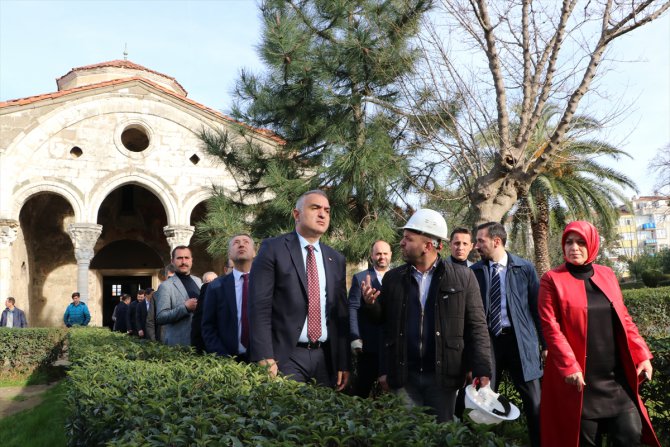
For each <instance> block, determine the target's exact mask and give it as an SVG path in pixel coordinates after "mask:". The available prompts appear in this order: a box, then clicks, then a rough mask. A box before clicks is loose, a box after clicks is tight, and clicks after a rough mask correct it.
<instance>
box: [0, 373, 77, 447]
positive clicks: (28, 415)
mask: <svg viewBox="0 0 670 447" xmlns="http://www.w3.org/2000/svg"><path fill="white" fill-rule="evenodd" d="M65 386H66V385H65V381H61V382H60V383H59V384H58V385H56V386H55V387H53V388H51V389H49V390H47V391H46V392H45V393H44V395H43V397H44V400H43V401H42V403H41V404H39V405H38V406H36V407H34V408H32V409H30V410H26V411H22V412H20V413H16V414H13V415H11V416H8V417H6V418H4V419H2V420H0V446H2V447H14V446H16V447H26V446H28V447H42V446H44V447H60V446H66V445H67V441H66V438H65V416H66V414H65V408H66V407H65Z"/></svg>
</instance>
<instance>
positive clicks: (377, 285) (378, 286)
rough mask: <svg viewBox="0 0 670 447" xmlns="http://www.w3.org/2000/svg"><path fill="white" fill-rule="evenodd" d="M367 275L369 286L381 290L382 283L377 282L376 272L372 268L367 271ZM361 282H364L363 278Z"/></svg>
mask: <svg viewBox="0 0 670 447" xmlns="http://www.w3.org/2000/svg"><path fill="white" fill-rule="evenodd" d="M367 275H370V285H371V286H372V287H374V288H375V289H377V290H381V289H382V283H380V282H379V278H377V272H376V271H375V269H374V268H371V269H368V272H367ZM367 275H366V276H367ZM363 280H365V278H363Z"/></svg>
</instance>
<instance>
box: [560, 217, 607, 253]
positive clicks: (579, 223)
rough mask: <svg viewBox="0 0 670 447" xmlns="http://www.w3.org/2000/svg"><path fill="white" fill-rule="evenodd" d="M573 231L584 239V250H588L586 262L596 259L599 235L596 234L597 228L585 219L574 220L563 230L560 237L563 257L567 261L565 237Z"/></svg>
mask: <svg viewBox="0 0 670 447" xmlns="http://www.w3.org/2000/svg"><path fill="white" fill-rule="evenodd" d="M571 232H575V233H577V234H578V235H580V236H581V237H582V238H583V239H584V240H585V241H586V250H587V251H588V252H589V257H588V259H587V260H586V264H590V263H592V262H593V261H595V260H596V258H597V257H598V249H599V248H600V236H599V235H598V230H596V227H594V226H593V224H591V223H590V222H587V221H585V220H576V221H574V222H570V223H569V224H568V225H567V226H566V227H565V230H563V237H562V238H561V248H562V249H563V259H565V260H566V262H570V261H568V258H567V257H566V256H565V238H566V237H567V236H568V233H571Z"/></svg>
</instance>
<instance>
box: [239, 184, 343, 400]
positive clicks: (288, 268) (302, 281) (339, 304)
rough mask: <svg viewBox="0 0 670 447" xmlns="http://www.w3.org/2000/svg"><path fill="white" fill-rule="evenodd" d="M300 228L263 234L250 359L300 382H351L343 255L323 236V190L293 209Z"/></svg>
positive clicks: (252, 300)
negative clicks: (269, 235)
mask: <svg viewBox="0 0 670 447" xmlns="http://www.w3.org/2000/svg"><path fill="white" fill-rule="evenodd" d="M293 218H294V219H295V231H294V232H292V233H288V234H284V235H282V236H279V237H276V238H272V239H267V240H265V241H263V243H262V245H261V248H260V250H259V252H258V256H256V259H254V262H253V265H252V266H251V277H250V285H249V323H250V328H249V331H250V339H251V345H250V346H251V350H250V359H251V361H255V362H258V363H259V364H260V365H262V366H266V367H267V368H268V371H269V373H270V374H271V375H276V374H277V373H278V372H281V373H282V374H284V375H286V376H290V377H291V378H293V379H294V380H297V381H300V382H310V381H312V380H315V381H316V383H317V384H319V385H325V386H335V387H336V388H337V389H338V390H342V389H344V387H345V386H346V384H347V381H348V379H349V367H348V360H349V356H348V354H349V347H348V343H347V338H348V332H349V331H348V312H347V307H346V272H345V261H344V256H342V254H341V253H339V252H337V251H335V250H334V249H332V248H330V247H328V246H327V245H325V244H322V243H320V242H319V239H320V238H321V236H322V235H323V234H324V233H325V232H326V231H327V230H328V226H329V225H330V203H329V202H328V197H327V196H326V194H325V193H324V192H323V191H319V190H314V191H308V192H306V193H305V194H303V195H302V196H300V198H299V199H298V201H297V203H296V205H295V209H294V210H293Z"/></svg>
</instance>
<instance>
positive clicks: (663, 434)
mask: <svg viewBox="0 0 670 447" xmlns="http://www.w3.org/2000/svg"><path fill="white" fill-rule="evenodd" d="M646 341H647V343H648V344H649V348H650V349H651V352H652V353H653V354H654V358H653V360H652V365H653V367H654V373H653V377H652V380H651V382H647V383H645V384H643V385H642V387H641V388H640V394H641V395H642V400H644V403H645V405H646V407H647V410H649V415H650V416H651V423H652V425H653V427H654V429H655V430H656V434H657V435H658V439H660V441H661V445H670V337H667V338H662V339H656V338H648V339H647V340H646Z"/></svg>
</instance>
